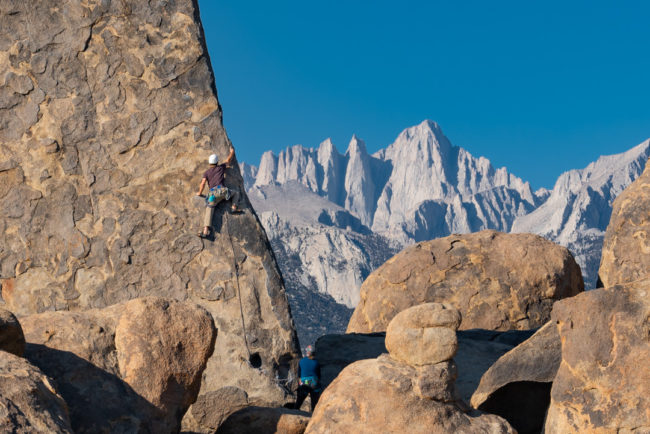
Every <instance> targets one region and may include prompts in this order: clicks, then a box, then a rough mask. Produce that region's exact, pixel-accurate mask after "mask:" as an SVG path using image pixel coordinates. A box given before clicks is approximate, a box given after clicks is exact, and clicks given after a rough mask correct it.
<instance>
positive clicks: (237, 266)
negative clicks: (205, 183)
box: [223, 211, 251, 365]
mask: <svg viewBox="0 0 650 434" xmlns="http://www.w3.org/2000/svg"><path fill="white" fill-rule="evenodd" d="M223 215H224V217H225V220H226V225H225V226H226V233H227V234H228V241H230V249H231V250H232V260H233V264H234V266H235V282H236V283H237V298H238V299H239V314H240V316H241V328H242V332H243V334H244V344H245V345H246V352H247V353H248V364H249V365H250V364H251V350H250V348H249V346H248V337H247V336H246V335H247V332H246V321H245V320H244V306H243V305H242V301H241V287H240V286H239V264H238V263H237V256H236V255H235V244H234V243H233V242H232V235H231V234H230V217H228V212H227V211H226V212H225V213H224V214H223Z"/></svg>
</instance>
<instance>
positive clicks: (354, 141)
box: [345, 134, 368, 156]
mask: <svg viewBox="0 0 650 434" xmlns="http://www.w3.org/2000/svg"><path fill="white" fill-rule="evenodd" d="M367 153H368V151H367V149H366V142H365V141H363V140H362V139H360V138H359V137H357V135H356V134H353V135H352V138H351V139H350V143H349V144H348V150H347V151H346V153H345V154H346V155H348V156H350V155H354V154H367Z"/></svg>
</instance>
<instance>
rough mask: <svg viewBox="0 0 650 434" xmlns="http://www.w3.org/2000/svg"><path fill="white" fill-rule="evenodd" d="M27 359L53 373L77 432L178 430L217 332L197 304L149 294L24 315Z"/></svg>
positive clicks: (197, 386) (197, 388)
mask: <svg viewBox="0 0 650 434" xmlns="http://www.w3.org/2000/svg"><path fill="white" fill-rule="evenodd" d="M22 321H23V327H24V330H25V336H26V339H27V342H28V344H27V349H26V352H25V357H26V358H27V359H28V360H29V361H30V362H32V363H33V364H34V365H36V366H38V367H39V368H40V369H42V370H43V372H45V373H46V374H47V375H49V376H50V377H51V378H53V379H54V380H55V381H56V382H57V383H58V384H59V387H60V391H61V395H62V396H63V398H64V399H65V400H66V402H67V403H68V405H69V408H70V418H71V421H72V427H73V428H74V430H75V432H137V431H142V430H144V431H149V432H176V431H178V430H179V428H180V426H181V418H182V417H183V415H184V414H185V412H186V410H187V409H188V407H189V406H190V404H191V403H192V402H194V401H195V400H196V397H197V395H198V393H199V387H200V380H201V375H202V373H203V371H204V370H205V367H206V363H207V360H208V357H209V356H210V355H211V354H212V351H213V349H214V342H215V338H216V330H215V329H214V323H213V321H212V317H211V316H210V314H209V313H208V312H207V311H206V310H205V309H203V308H201V307H200V306H197V305H192V304H189V303H182V302H178V301H174V300H166V299H162V298H155V297H147V298H143V299H136V300H131V301H128V302H125V303H121V304H118V305H115V306H111V307H109V308H106V309H92V310H88V311H84V312H46V313H41V314H35V315H30V316H27V317H25V318H23V320H22Z"/></svg>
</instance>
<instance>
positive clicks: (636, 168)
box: [241, 121, 650, 342]
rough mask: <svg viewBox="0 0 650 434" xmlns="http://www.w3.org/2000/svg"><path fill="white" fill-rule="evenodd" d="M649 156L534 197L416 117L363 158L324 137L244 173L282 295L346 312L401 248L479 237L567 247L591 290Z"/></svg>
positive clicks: (634, 155) (572, 175) (570, 175)
mask: <svg viewBox="0 0 650 434" xmlns="http://www.w3.org/2000/svg"><path fill="white" fill-rule="evenodd" d="M649 155H650V142H649V141H648V140H646V141H645V142H643V143H641V144H639V145H638V146H636V147H634V148H632V149H630V150H629V151H627V152H624V153H622V154H617V155H611V156H603V157H601V158H599V159H598V161H596V162H593V163H591V164H589V165H588V166H587V167H586V168H584V169H581V170H571V171H568V172H566V173H564V174H562V175H561V176H560V177H559V178H558V180H557V182H556V184H555V187H554V188H553V190H550V191H549V190H546V189H540V190H538V191H532V190H531V188H530V184H529V183H528V182H526V181H524V180H522V179H521V178H518V177H517V176H515V175H513V174H511V173H509V172H508V170H507V169H506V168H505V167H502V168H499V169H495V168H494V167H493V166H492V164H491V163H490V161H489V160H488V159H486V158H484V157H478V158H476V157H474V156H472V155H471V154H470V153H469V152H467V151H466V150H465V149H463V148H460V147H457V146H453V145H452V144H451V143H450V141H449V140H448V139H447V137H445V136H444V135H443V133H442V130H441V129H440V127H439V126H438V124H436V123H435V122H432V121H424V122H422V123H421V124H419V125H416V126H413V127H411V128H407V129H405V130H404V131H403V132H402V133H401V134H400V135H399V136H398V137H397V139H396V140H395V142H394V143H393V144H391V145H389V146H388V147H387V148H385V149H382V150H380V151H378V152H376V153H374V154H372V155H371V154H368V152H367V151H366V147H365V144H364V142H363V141H362V140H360V139H359V138H357V137H353V138H352V140H351V141H350V144H349V146H348V149H347V151H346V152H345V154H340V153H339V152H338V150H337V149H336V147H335V146H334V144H333V143H332V142H331V141H330V140H329V139H328V140H325V141H324V142H323V143H321V144H320V146H319V147H318V148H316V149H313V148H305V147H303V146H300V145H296V146H292V147H289V148H287V149H286V150H284V151H281V152H280V154H279V155H278V156H276V155H274V154H273V153H272V152H271V151H268V152H266V153H265V154H264V155H263V156H262V159H261V161H260V165H259V167H256V166H251V165H248V164H246V163H243V164H242V165H241V172H242V175H243V177H244V182H245V185H246V189H247V191H248V194H249V197H250V199H251V201H252V203H253V206H254V208H255V209H256V211H257V213H258V215H259V216H260V220H261V221H262V224H263V225H264V227H265V229H266V231H267V233H268V235H269V238H270V239H271V242H272V244H273V245H274V246H278V245H280V244H281V245H282V249H278V248H277V247H276V249H275V252H276V255H277V257H278V261H279V263H280V267H281V268H282V270H283V274H284V275H285V277H291V279H287V280H291V281H292V282H291V283H289V284H288V287H289V291H290V295H291V293H292V292H293V293H295V291H292V288H291V287H292V286H294V287H296V286H298V287H300V291H303V292H304V291H305V290H306V289H309V290H311V291H317V292H319V293H321V294H320V297H325V298H328V297H331V298H332V300H333V301H336V302H337V303H339V304H344V305H345V306H347V307H348V308H353V307H354V306H356V304H357V303H358V301H359V287H360V286H361V283H362V282H363V280H364V279H365V277H366V276H367V275H368V274H369V273H370V272H371V271H372V270H374V269H375V268H377V267H378V266H379V265H381V264H382V263H383V262H384V261H385V260H387V259H388V258H390V257H391V256H392V255H393V254H394V253H396V252H397V251H399V250H400V249H401V248H403V247H404V246H407V245H410V244H412V243H414V242H418V241H423V240H430V239H433V238H438V237H443V236H447V235H449V234H452V233H469V232H476V231H480V230H483V229H495V230H499V231H503V232H530V233H535V234H539V235H541V236H543V237H545V238H547V239H549V240H551V241H554V242H556V243H558V244H560V245H563V246H566V247H567V248H568V249H569V250H570V251H571V252H572V253H573V255H574V256H575V258H576V261H577V262H578V264H580V266H581V268H582V272H583V275H584V279H585V286H586V287H587V288H594V287H595V286H596V280H597V271H598V265H599V261H600V254H601V247H602V241H603V236H604V233H605V229H606V228H607V223H608V222H609V217H610V214H611V210H612V202H613V201H614V199H615V198H616V196H617V195H618V194H619V193H620V192H621V191H622V190H623V189H624V188H625V187H626V186H628V185H629V184H630V183H631V182H632V181H634V180H635V179H636V178H637V177H638V176H639V175H640V174H641V172H642V171H643V168H644V167H645V163H646V161H647V159H648V156H649ZM289 263H291V264H292V265H291V266H290V267H288V266H287V264H289ZM294 309H295V308H294ZM299 310H300V309H299ZM295 315H296V318H297V323H298V329H299V334H300V333H301V329H302V328H303V327H301V321H300V319H299V318H300V311H299V312H295ZM344 328H345V321H343V322H342V323H341V327H340V328H339V329H338V330H342V329H344ZM331 331H337V329H336V328H335V330H331ZM301 342H306V341H305V340H304V337H303V338H301Z"/></svg>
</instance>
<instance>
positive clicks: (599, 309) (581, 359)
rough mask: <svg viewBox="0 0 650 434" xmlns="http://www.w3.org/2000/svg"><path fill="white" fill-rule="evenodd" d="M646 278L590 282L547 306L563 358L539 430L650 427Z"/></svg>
mask: <svg viewBox="0 0 650 434" xmlns="http://www.w3.org/2000/svg"><path fill="white" fill-rule="evenodd" d="M649 318H650V280H639V281H635V282H632V283H626V284H622V285H616V286H612V287H609V288H605V289H596V290H593V291H589V292H586V293H584V294H580V295H579V296H576V297H573V298H570V299H567V300H562V301H561V302H559V303H557V304H556V306H555V308H554V309H553V318H552V321H553V322H554V323H555V324H556V326H557V329H558V333H559V335H560V340H561V343H562V360H561V362H560V367H559V369H558V372H557V375H556V376H555V379H554V380H553V386H552V388H551V404H550V407H549V409H548V414H547V417H546V425H545V432H546V433H549V434H560V433H567V432H598V433H623V432H626V433H627V432H639V433H645V432H650V365H649V364H648V360H650V339H649V336H650V322H649Z"/></svg>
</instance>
